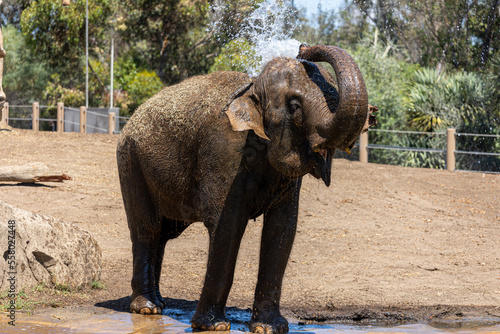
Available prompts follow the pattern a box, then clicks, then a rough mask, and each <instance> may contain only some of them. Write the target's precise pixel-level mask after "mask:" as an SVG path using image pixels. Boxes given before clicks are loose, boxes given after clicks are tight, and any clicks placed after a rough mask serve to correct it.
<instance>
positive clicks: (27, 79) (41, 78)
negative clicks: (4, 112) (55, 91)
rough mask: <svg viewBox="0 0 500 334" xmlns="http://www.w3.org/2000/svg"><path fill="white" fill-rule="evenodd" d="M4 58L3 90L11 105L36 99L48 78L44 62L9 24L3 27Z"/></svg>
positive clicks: (48, 74) (40, 94)
mask: <svg viewBox="0 0 500 334" xmlns="http://www.w3.org/2000/svg"><path fill="white" fill-rule="evenodd" d="M3 35H4V48H5V49H6V50H7V56H6V57H5V58H4V77H3V90H4V91H5V94H6V95H7V101H9V103H10V104H11V105H15V104H28V103H31V102H33V101H37V100H38V99H39V98H40V97H41V96H42V93H43V91H44V89H45V85H46V83H47V81H48V80H49V78H50V72H49V71H48V70H47V67H46V64H45V63H44V62H43V61H40V60H39V59H38V58H37V57H35V55H34V54H33V53H32V52H31V50H30V49H29V48H27V47H26V44H25V42H24V39H23V36H22V34H21V33H20V32H19V31H17V30H16V29H15V27H14V26H12V25H9V26H7V27H4V29H3Z"/></svg>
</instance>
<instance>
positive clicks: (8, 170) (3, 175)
mask: <svg viewBox="0 0 500 334" xmlns="http://www.w3.org/2000/svg"><path fill="white" fill-rule="evenodd" d="M64 180H71V177H69V176H68V175H66V174H57V173H55V172H54V171H52V170H50V168H49V167H47V165H45V164H43V163H41V162H33V163H29V164H26V165H22V166H2V167H0V181H11V182H62V181H64Z"/></svg>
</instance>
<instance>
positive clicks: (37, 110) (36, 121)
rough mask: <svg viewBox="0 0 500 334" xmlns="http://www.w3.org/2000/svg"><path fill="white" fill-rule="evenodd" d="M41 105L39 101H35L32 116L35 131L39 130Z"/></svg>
mask: <svg viewBox="0 0 500 334" xmlns="http://www.w3.org/2000/svg"><path fill="white" fill-rule="evenodd" d="M39 118H40V105H39V104H38V102H33V115H32V116H31V125H32V129H33V131H38V129H39V128H40V127H39V124H40V120H39Z"/></svg>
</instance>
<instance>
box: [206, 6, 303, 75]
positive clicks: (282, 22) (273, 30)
mask: <svg viewBox="0 0 500 334" xmlns="http://www.w3.org/2000/svg"><path fill="white" fill-rule="evenodd" d="M221 9H222V5H221V3H219V2H217V1H216V2H215V4H214V6H213V7H212V11H213V12H214V13H215V15H214V18H215V20H214V21H213V22H212V29H214V30H215V32H216V33H217V31H224V29H225V28H226V27H224V25H223V24H221V20H220V19H217V17H218V16H219V17H220V15H217V11H220V10H221ZM292 15H293V7H292V5H291V1H290V0H265V1H263V2H261V3H260V4H259V7H258V8H256V9H255V10H254V11H253V12H252V13H251V14H250V15H249V16H248V17H247V18H246V19H245V20H244V22H243V26H242V28H241V29H240V31H239V32H237V33H236V36H234V37H235V38H236V39H238V40H240V42H245V43H247V44H248V45H249V48H247V49H246V50H245V49H240V52H241V53H243V56H244V57H246V58H251V59H252V61H248V62H247V63H246V64H245V71H246V72H247V73H248V74H249V75H251V76H256V75H258V74H259V73H260V72H261V70H262V68H263V67H264V65H265V64H267V63H268V62H269V61H270V60H271V59H273V58H274V57H293V58H294V57H296V56H297V54H298V50H299V46H300V42H299V41H297V40H295V39H292V38H291V36H292V34H293V32H294V30H295V28H296V24H295V23H294V22H295V20H290V18H291V17H292Z"/></svg>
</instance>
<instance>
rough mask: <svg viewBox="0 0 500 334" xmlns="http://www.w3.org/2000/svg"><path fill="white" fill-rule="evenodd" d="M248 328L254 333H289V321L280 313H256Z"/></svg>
mask: <svg viewBox="0 0 500 334" xmlns="http://www.w3.org/2000/svg"><path fill="white" fill-rule="evenodd" d="M273 313H274V312H273ZM248 327H249V328H250V331H251V332H253V333H261V334H273V333H288V321H287V320H286V319H285V318H284V317H283V316H282V315H281V314H279V312H277V313H274V314H269V313H268V314H262V313H260V312H259V314H258V315H256V314H255V313H254V315H253V316H252V319H251V320H250V322H249V323H248Z"/></svg>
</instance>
